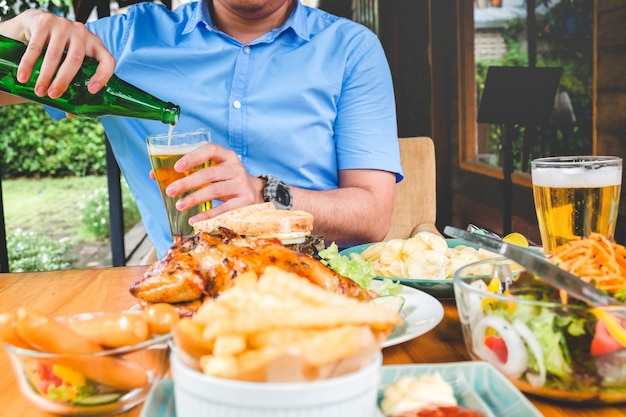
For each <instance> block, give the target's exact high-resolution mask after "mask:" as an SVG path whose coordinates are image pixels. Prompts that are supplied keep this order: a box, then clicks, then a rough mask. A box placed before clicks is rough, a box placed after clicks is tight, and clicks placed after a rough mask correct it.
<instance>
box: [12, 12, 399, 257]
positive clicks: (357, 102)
mask: <svg viewBox="0 0 626 417" xmlns="http://www.w3.org/2000/svg"><path fill="white" fill-rule="evenodd" d="M0 34H3V35H5V36H9V37H12V38H15V39H19V40H22V41H24V42H27V43H28V49H27V52H26V53H25V55H24V57H23V58H22V62H21V64H20V67H19V70H18V80H20V81H24V80H27V79H28V78H29V76H30V74H31V71H32V66H33V63H34V62H35V60H36V59H37V57H38V56H40V54H41V53H42V51H43V50H44V47H46V46H47V51H46V55H45V59H44V63H43V66H42V68H41V73H40V76H39V78H38V80H37V86H36V92H37V94H39V95H41V96H43V95H45V94H48V95H49V96H50V97H58V96H60V95H61V94H62V93H63V91H65V89H66V88H67V85H68V83H69V82H70V80H71V79H72V78H73V76H74V74H75V73H76V71H77V69H78V66H79V65H80V63H81V61H82V59H83V57H84V56H85V55H87V56H92V57H94V58H96V59H97V60H98V61H99V66H98V70H97V71H96V74H95V75H94V76H93V77H92V79H91V81H90V84H89V90H90V91H91V92H92V93H93V92H96V91H98V90H99V89H100V88H101V87H102V86H103V85H104V84H105V83H106V81H107V80H108V78H109V77H110V76H111V74H112V73H113V71H114V70H115V72H116V74H117V75H118V76H119V77H120V78H122V79H124V80H126V81H128V82H129V83H131V84H134V85H136V86H137V87H139V88H141V89H143V90H145V91H148V92H149V93H151V94H154V95H155V96H157V97H159V98H161V99H163V100H166V101H170V102H173V103H176V104H179V105H180V106H181V117H180V120H179V123H178V125H177V126H176V131H180V132H182V131H190V130H195V129H198V128H202V127H204V128H209V129H210V130H211V137H212V141H213V143H212V144H210V145H206V146H204V147H202V148H200V149H198V150H197V151H195V152H193V153H192V154H190V155H187V156H186V157H184V158H183V159H181V160H180V161H179V163H178V164H177V165H176V169H177V170H179V171H184V170H186V169H188V168H190V167H192V166H195V165H198V164H201V163H203V162H205V161H207V160H211V161H213V166H212V167H210V168H207V169H203V170H201V171H199V172H197V173H195V174H193V175H190V176H189V177H186V178H184V179H181V180H179V181H177V182H175V183H173V184H172V185H171V186H170V187H169V188H168V189H167V193H168V195H170V196H176V195H180V194H183V193H185V192H188V191H190V190H196V191H195V192H193V193H191V194H189V195H188V196H186V197H184V198H183V199H181V200H180V201H179V203H178V206H177V208H178V209H179V210H185V209H188V208H190V207H193V206H195V205H197V204H199V203H201V202H203V201H208V200H216V201H221V202H222V204H216V205H215V206H214V208H212V209H211V210H209V211H206V212H204V213H202V214H199V215H197V216H195V217H193V218H192V219H191V220H190V221H191V222H194V221H198V220H202V219H205V218H209V217H213V216H216V215H218V214H221V213H223V212H225V211H227V210H231V209H234V208H237V207H241V206H245V205H249V204H253V203H259V202H262V201H264V199H265V200H270V201H274V200H276V198H275V197H276V196H275V194H273V193H272V192H273V191H276V189H277V188H278V189H279V192H278V194H280V196H281V197H283V198H278V200H281V201H274V202H275V203H276V204H277V205H279V206H281V205H284V206H286V207H289V206H292V207H293V208H294V209H299V210H305V211H308V212H310V213H312V214H313V215H314V218H315V223H314V231H313V232H314V233H316V234H320V235H322V236H324V238H325V240H326V241H327V242H333V241H335V242H337V243H338V245H340V246H349V245H353V244H357V243H363V242H371V241H378V240H381V239H383V238H384V237H385V235H386V233H387V231H388V228H389V224H390V220H391V213H392V209H393V198H394V184H395V182H396V181H397V180H401V178H402V175H401V168H400V158H399V151H398V142H397V131H396V118H395V103H394V97H393V87H392V81H391V75H390V72H389V67H388V64H387V61H386V59H385V55H384V51H383V49H382V47H381V45H380V42H379V41H378V39H377V37H376V36H375V35H374V34H373V33H372V32H371V31H369V30H368V29H366V28H364V27H363V26H361V25H358V24H356V23H354V22H351V21H349V20H347V19H341V18H338V17H335V16H332V15H330V14H328V13H325V12H323V11H321V10H317V9H311V8H309V7H305V6H303V5H302V4H300V2H299V1H298V0H202V1H200V2H195V3H188V4H185V5H182V6H180V7H178V8H176V9H175V10H174V11H170V10H167V9H166V8H165V7H162V6H160V5H156V4H153V3H141V4H139V5H137V6H133V7H130V8H129V9H128V11H127V13H126V14H123V15H118V16H112V17H108V18H104V19H100V20H98V21H95V22H92V23H89V24H88V25H87V27H85V26H84V25H82V24H80V23H77V22H72V21H69V20H66V19H63V18H60V17H57V16H53V15H51V14H48V13H45V12H42V11H39V10H29V11H27V12H24V13H22V14H20V15H18V16H17V17H15V18H13V19H11V20H8V21H5V22H1V23H0ZM64 50H66V51H67V55H66V58H65V59H64V60H62V54H63V51H64ZM57 69H58V72H57V73H56V75H55V71H56V70H57ZM15 102H17V99H16V98H15V97H12V96H8V95H6V94H4V95H0V104H7V103H15ZM51 113H54V111H51ZM60 116H62V115H59V117H60ZM101 120H102V124H103V126H104V128H105V130H106V132H107V135H108V137H109V139H110V141H111V145H112V148H113V151H114V153H115V155H116V158H117V160H118V163H119V165H120V167H121V169H122V172H123V174H124V176H125V178H126V180H127V182H128V183H129V186H130V188H131V190H132V192H133V194H134V196H135V200H136V202H137V206H138V208H139V210H140V213H141V215H142V219H143V221H144V224H145V226H146V229H147V231H148V234H149V236H150V239H151V240H152V242H153V244H154V245H155V246H156V248H157V254H158V256H159V257H160V256H162V255H163V254H164V253H165V251H166V250H167V249H168V248H169V245H170V244H171V237H170V236H169V228H168V225H167V217H166V215H165V210H164V208H163V203H162V201H161V198H160V194H159V192H158V189H157V186H156V183H155V182H154V181H152V180H150V178H149V175H148V173H149V172H150V163H149V159H148V156H147V150H146V145H145V138H146V136H148V135H150V134H156V133H165V132H166V131H167V127H166V126H165V125H163V124H161V123H159V122H154V121H146V120H140V119H130V118H123V117H103V118H102V119H101ZM263 174H269V176H267V175H263ZM259 176H261V178H259Z"/></svg>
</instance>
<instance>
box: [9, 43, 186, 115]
mask: <svg viewBox="0 0 626 417" xmlns="http://www.w3.org/2000/svg"><path fill="white" fill-rule="evenodd" d="M25 51H26V45H25V44H24V43H22V42H19V41H17V40H15V39H11V38H7V37H5V36H2V35H0V90H2V91H6V92H7V93H10V94H13V95H16V96H18V97H22V98H25V99H28V100H32V101H36V102H38V103H41V104H45V105H47V106H50V107H54V108H56V109H59V110H62V111H64V112H66V113H70V114H75V115H77V116H86V117H98V116H106V115H111V116H124V117H135V118H139V119H150V120H160V121H162V122H163V123H168V124H170V125H175V124H176V122H177V121H178V116H179V115H180V107H178V106H177V105H175V104H173V103H167V102H165V101H163V100H160V99H158V98H156V97H154V96H153V95H151V94H149V93H146V92H145V91H143V90H140V89H139V88H137V87H135V86H133V85H131V84H129V83H127V82H125V81H124V80H121V79H120V78H119V77H117V76H115V75H113V76H112V77H111V78H110V79H109V82H108V83H107V84H106V85H105V86H104V87H103V88H102V89H101V90H100V91H98V92H97V93H96V94H91V93H90V92H89V91H87V84H88V83H89V79H90V78H91V76H92V75H93V74H94V72H95V71H96V67H97V66H98V62H97V61H96V60H95V59H93V58H89V57H85V60H84V62H83V65H82V66H81V69H80V70H79V71H78V73H77V74H76V76H75V77H74V79H73V80H72V82H71V83H70V85H69V87H68V89H67V91H66V92H65V93H63V95H62V96H61V97H59V98H56V99H52V98H50V97H48V96H44V97H39V96H37V95H36V94H35V91H34V88H35V81H36V80H37V77H38V76H39V69H40V68H41V63H42V61H43V57H40V58H39V59H38V60H37V63H36V64H35V67H34V68H33V74H32V76H31V77H30V80H28V81H27V82H26V83H24V84H22V83H20V82H18V81H17V66H18V65H19V63H20V60H21V58H22V55H24V52H25Z"/></svg>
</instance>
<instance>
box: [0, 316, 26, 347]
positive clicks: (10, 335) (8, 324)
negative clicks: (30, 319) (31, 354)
mask: <svg viewBox="0 0 626 417" xmlns="http://www.w3.org/2000/svg"><path fill="white" fill-rule="evenodd" d="M0 340H2V341H3V342H4V343H8V344H9V345H12V346H15V347H18V348H24V349H31V346H30V345H29V344H28V343H26V341H25V340H24V339H22V338H21V337H20V335H19V334H18V333H17V313H15V312H10V313H2V314H0Z"/></svg>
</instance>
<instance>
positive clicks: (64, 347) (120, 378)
mask: <svg viewBox="0 0 626 417" xmlns="http://www.w3.org/2000/svg"><path fill="white" fill-rule="evenodd" d="M17 319H18V320H17V331H18V334H19V335H20V337H21V338H22V339H23V340H24V341H26V342H27V343H29V344H31V345H32V346H34V347H36V348H37V349H39V350H41V351H44V352H51V353H58V354H68V355H80V354H82V353H93V352H99V351H102V350H103V348H102V346H101V345H99V344H98V343H96V342H94V341H92V340H90V339H89V338H87V337H85V336H83V335H81V334H78V333H76V332H75V331H73V330H72V329H70V328H69V327H68V326H66V325H64V324H63V323H60V322H58V321H57V320H55V319H53V318H50V317H48V316H46V315H45V314H41V313H39V312H36V311H34V310H27V309H19V310H18V311H17ZM55 362H58V363H59V364H61V365H64V366H67V367H68V368H71V369H74V370H75V371H77V372H81V373H82V374H83V375H85V376H86V377H87V378H88V379H91V380H93V381H95V382H98V383H101V384H104V385H108V386H110V387H112V388H116V389H120V390H131V389H134V388H139V387H142V386H144V385H145V384H146V383H147V381H148V375H147V374H146V371H145V370H144V369H143V367H141V366H140V365H139V364H137V363H134V362H129V361H126V360H123V359H118V358H114V357H111V356H88V357H87V356H82V357H81V356H75V357H74V356H68V357H60V358H58V359H56V360H55Z"/></svg>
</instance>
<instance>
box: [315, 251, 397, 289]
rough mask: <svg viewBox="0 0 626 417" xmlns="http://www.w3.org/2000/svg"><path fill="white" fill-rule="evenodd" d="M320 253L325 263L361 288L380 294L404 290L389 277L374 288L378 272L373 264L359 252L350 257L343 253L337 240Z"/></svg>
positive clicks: (321, 259)
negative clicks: (373, 283) (373, 284)
mask: <svg viewBox="0 0 626 417" xmlns="http://www.w3.org/2000/svg"><path fill="white" fill-rule="evenodd" d="M318 255H319V257H320V261H321V262H322V263H323V264H324V265H326V266H328V267H329V268H330V269H332V270H333V271H335V272H337V273H338V274H340V275H343V276H344V277H346V278H350V279H351V280H353V281H354V282H356V283H357V284H359V286H361V288H365V289H368V290H369V289H374V290H375V291H376V292H377V293H378V294H380V295H398V294H400V293H401V292H402V285H400V283H399V282H393V281H392V280H391V279H388V278H385V279H384V280H383V282H382V285H381V286H380V287H378V288H373V286H372V282H373V281H374V277H376V272H374V268H373V267H372V264H371V263H370V262H368V261H366V260H364V259H363V258H361V256H360V255H359V254H358V253H351V254H350V257H347V256H345V255H341V254H340V253H339V247H338V246H337V244H336V243H335V242H333V243H332V244H331V245H330V246H328V247H327V248H326V249H322V250H321V251H319V252H318Z"/></svg>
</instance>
